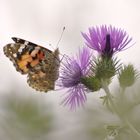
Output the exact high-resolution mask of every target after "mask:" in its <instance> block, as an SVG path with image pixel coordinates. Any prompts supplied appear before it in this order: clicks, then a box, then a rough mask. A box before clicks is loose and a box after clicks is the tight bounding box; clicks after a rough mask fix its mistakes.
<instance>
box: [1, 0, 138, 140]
mask: <svg viewBox="0 0 140 140" xmlns="http://www.w3.org/2000/svg"><path fill="white" fill-rule="evenodd" d="M139 13H140V1H139V0H0V94H6V93H9V92H11V94H12V92H15V91H16V92H17V93H18V94H24V95H25V96H28V94H31V95H32V96H39V97H41V98H45V99H46V102H50V103H51V104H52V106H53V107H54V110H55V115H56V116H57V117H56V120H57V125H58V128H59V131H58V130H57V131H56V132H55V135H54V134H53V136H54V138H53V140H55V139H56V138H58V139H61V140H63V139H64V140H65V136H67V140H68V139H71V138H73V139H80V140H82V139H83V140H84V139H85V137H86V136H85V137H84V135H86V134H84V133H83V135H82V136H81V137H80V136H79V134H78V133H77V131H78V130H79V129H80V128H81V125H82V124H80V123H79V117H78V116H79V115H77V112H76V113H72V112H69V111H68V110H67V109H66V108H63V107H62V106H59V103H60V96H62V94H63V93H62V91H55V92H49V93H47V94H44V93H39V92H36V91H35V90H33V89H31V88H30V87H28V84H27V82H26V76H22V75H21V74H20V73H18V72H16V70H15V68H14V67H13V65H12V63H11V62H10V61H9V59H8V58H6V57H5V56H4V54H3V46H4V45H5V44H7V43H10V42H12V40H11V37H13V36H16V37H20V38H24V39H27V40H30V41H32V42H35V43H37V44H40V45H42V46H44V47H47V48H49V49H51V50H54V48H55V46H56V44H57V41H58V40H59V38H60V34H61V32H62V28H63V27H64V26H65V27H66V30H65V32H64V35H63V38H62V40H61V42H60V44H59V48H60V52H61V55H63V54H69V55H71V54H74V53H75V52H76V51H77V50H78V47H80V46H82V45H83V44H84V40H83V38H82V36H81V33H80V32H81V31H83V32H86V31H87V29H88V27H90V26H96V25H102V24H107V25H110V24H111V25H113V26H116V27H121V28H122V29H124V30H126V31H127V32H128V34H129V35H130V36H132V37H133V39H134V40H133V41H134V43H135V42H136V44H135V45H134V46H132V47H131V48H130V49H128V50H125V51H123V52H121V53H119V54H117V56H118V57H119V58H120V59H121V62H124V63H126V64H127V63H129V62H130V63H132V64H134V65H135V66H136V68H140V64H139V58H140V56H139V53H140V48H139V47H140V31H139V30H140V27H139V25H140V14H139ZM49 44H52V46H53V47H51V46H49ZM97 96H98V95H95V94H92V95H88V102H87V105H88V104H89V105H91V102H92V99H93V98H96V97H97ZM95 104H96V103H95ZM93 108H94V105H93ZM78 111H79V112H80V111H81V110H80V109H79V110H78ZM60 126H61V127H60ZM81 131H82V130H80V131H78V132H79V133H80V132H81ZM68 136H69V137H68Z"/></svg>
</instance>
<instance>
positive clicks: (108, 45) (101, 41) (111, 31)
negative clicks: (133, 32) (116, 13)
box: [82, 25, 132, 57]
mask: <svg viewBox="0 0 140 140" xmlns="http://www.w3.org/2000/svg"><path fill="white" fill-rule="evenodd" d="M82 36H83V37H84V39H85V40H86V42H85V43H86V45H87V46H88V47H90V48H92V49H94V50H96V51H97V52H98V53H99V54H101V55H102V56H108V57H112V55H113V54H114V53H115V52H119V51H121V50H124V49H126V48H128V47H130V46H128V44H129V43H130V42H131V41H132V38H130V37H129V35H128V34H127V33H126V31H124V30H121V29H119V28H115V27H112V26H111V25H110V26H106V25H102V26H100V27H92V28H89V33H82Z"/></svg>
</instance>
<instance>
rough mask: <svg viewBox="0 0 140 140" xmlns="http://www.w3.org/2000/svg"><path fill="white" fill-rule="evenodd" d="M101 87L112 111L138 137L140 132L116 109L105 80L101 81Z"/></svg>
mask: <svg viewBox="0 0 140 140" xmlns="http://www.w3.org/2000/svg"><path fill="white" fill-rule="evenodd" d="M102 88H103V89H104V91H105V92H106V94H107V96H108V99H109V101H110V104H111V106H112V108H113V111H114V112H115V113H116V114H117V115H118V116H119V118H120V119H121V120H122V121H123V122H125V124H126V125H127V126H128V127H129V128H130V129H131V131H132V132H133V133H135V134H136V135H137V136H138V137H139V138H140V133H139V132H138V131H137V130H136V128H135V127H134V126H133V125H132V124H131V123H130V122H129V120H128V119H127V118H126V117H124V116H122V115H121V113H120V111H119V110H118V108H117V106H116V104H115V103H114V101H113V100H112V95H111V92H110V90H109V88H108V84H107V82H106V81H102Z"/></svg>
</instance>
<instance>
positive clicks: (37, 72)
mask: <svg viewBox="0 0 140 140" xmlns="http://www.w3.org/2000/svg"><path fill="white" fill-rule="evenodd" d="M59 65H60V61H59V50H58V49H56V50H55V51H54V52H53V53H52V54H50V55H47V56H46V57H45V59H44V60H43V61H42V62H41V63H40V64H39V65H37V66H35V67H34V71H29V73H28V79H27V82H28V84H29V86H31V87H32V88H34V89H36V90H38V91H43V92H47V91H49V90H54V86H55V81H56V80H57V79H58V76H59V74H58V73H59Z"/></svg>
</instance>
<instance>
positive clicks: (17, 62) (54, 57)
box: [4, 37, 60, 92]
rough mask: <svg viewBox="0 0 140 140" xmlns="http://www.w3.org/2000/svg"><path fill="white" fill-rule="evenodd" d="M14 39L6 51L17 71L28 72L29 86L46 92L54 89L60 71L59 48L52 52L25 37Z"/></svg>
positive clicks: (5, 48) (6, 47)
mask: <svg viewBox="0 0 140 140" xmlns="http://www.w3.org/2000/svg"><path fill="white" fill-rule="evenodd" d="M12 39H13V40H14V41H15V43H11V44H7V45H6V46H5V47H4V53H5V55H6V56H7V57H9V59H10V60H11V61H12V62H13V64H14V66H15V67H16V70H17V71H19V72H21V73H22V74H28V76H27V82H28V84H29V86H31V87H32V88H34V89H36V90H39V91H44V92H47V91H49V90H52V89H54V85H55V81H56V80H57V79H58V73H59V64H60V60H59V50H58V49H56V50H55V51H54V52H52V51H51V50H49V49H46V48H44V47H41V46H39V45H37V44H34V43H32V42H29V41H26V40H24V39H20V38H16V37H13V38H12Z"/></svg>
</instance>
